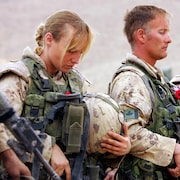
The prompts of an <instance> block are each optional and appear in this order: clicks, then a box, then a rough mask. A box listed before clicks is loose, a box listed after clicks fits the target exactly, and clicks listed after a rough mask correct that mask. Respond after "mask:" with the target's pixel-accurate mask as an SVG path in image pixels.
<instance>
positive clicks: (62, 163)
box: [51, 144, 71, 180]
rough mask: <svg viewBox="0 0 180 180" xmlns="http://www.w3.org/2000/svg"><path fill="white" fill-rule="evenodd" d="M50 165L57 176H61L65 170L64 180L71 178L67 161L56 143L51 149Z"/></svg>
mask: <svg viewBox="0 0 180 180" xmlns="http://www.w3.org/2000/svg"><path fill="white" fill-rule="evenodd" d="M51 166H52V168H53V169H54V170H55V171H56V173H57V174H58V175H59V176H62V174H63V172H64V171H65V174H66V180H70V179H71V168H70V165H69V161H68V159H67V158H66V156H65V155H64V153H63V152H62V151H61V149H60V148H59V146H58V145H56V144H55V145H54V146H53V150H52V156H51Z"/></svg>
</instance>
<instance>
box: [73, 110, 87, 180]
mask: <svg viewBox="0 0 180 180" xmlns="http://www.w3.org/2000/svg"><path fill="white" fill-rule="evenodd" d="M89 123H90V115H89V112H88V111H87V112H86V116H85V121H84V130H83V135H82V141H81V150H80V153H78V154H77V156H76V158H75V163H74V167H73V170H72V180H80V179H82V178H81V177H80V173H81V169H82V165H83V161H84V156H85V153H86V145H87V139H88V135H89Z"/></svg>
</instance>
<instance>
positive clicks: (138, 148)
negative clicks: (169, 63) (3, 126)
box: [110, 54, 176, 167]
mask: <svg viewBox="0 0 180 180" xmlns="http://www.w3.org/2000/svg"><path fill="white" fill-rule="evenodd" d="M124 62H130V63H135V64H137V65H139V66H142V67H144V68H145V69H146V71H148V72H149V73H150V74H151V76H153V77H154V78H155V79H159V80H160V81H161V82H162V83H164V80H163V78H162V73H161V71H160V70H158V69H157V68H153V67H152V66H150V65H148V64H146V63H145V62H143V61H142V60H140V59H138V58H137V57H136V56H134V55H132V54H128V55H127V57H126V58H125V60H124ZM126 68H127V69H128V68H129V67H124V71H123V69H122V71H121V73H120V74H119V75H117V76H116V77H115V79H114V80H113V81H112V84H111V85H110V95H111V97H112V98H113V99H114V100H115V101H116V102H117V103H118V104H119V105H120V106H121V108H123V109H129V108H130V106H132V108H134V107H135V108H137V109H138V111H139V118H138V119H136V118H135V119H128V120H127V123H128V124H129V135H130V137H131V143H132V148H131V151H130V153H131V154H132V155H133V156H135V157H139V158H142V159H144V160H147V161H150V162H152V163H154V164H156V165H159V166H163V167H165V166H168V165H169V164H170V162H171V161H172V158H173V153H174V148H175V144H176V139H174V138H169V137H165V136H162V135H159V134H156V133H153V132H151V131H149V130H148V129H147V128H144V127H145V126H146V125H147V124H148V123H149V119H150V117H151V113H152V109H153V107H152V102H153V99H152V98H153V96H152V94H150V91H149V90H148V88H147V86H146V84H145V82H144V81H143V78H142V77H143V75H144V74H143V72H142V71H140V70H138V68H136V67H132V66H131V67H130V68H131V70H126Z"/></svg>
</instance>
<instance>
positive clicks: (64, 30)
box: [0, 10, 130, 180]
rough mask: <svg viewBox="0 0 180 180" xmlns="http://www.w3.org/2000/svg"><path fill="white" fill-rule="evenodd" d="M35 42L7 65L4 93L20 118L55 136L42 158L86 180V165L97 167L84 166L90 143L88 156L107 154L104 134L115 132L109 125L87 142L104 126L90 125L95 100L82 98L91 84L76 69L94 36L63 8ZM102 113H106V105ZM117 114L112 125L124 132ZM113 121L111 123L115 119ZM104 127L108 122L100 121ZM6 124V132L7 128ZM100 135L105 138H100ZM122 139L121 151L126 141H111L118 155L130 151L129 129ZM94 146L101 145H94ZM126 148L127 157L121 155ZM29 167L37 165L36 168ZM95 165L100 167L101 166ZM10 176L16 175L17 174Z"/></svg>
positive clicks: (1, 78)
mask: <svg viewBox="0 0 180 180" xmlns="http://www.w3.org/2000/svg"><path fill="white" fill-rule="evenodd" d="M36 41H37V44H38V47H37V48H36V49H35V51H32V50H31V49H30V48H29V47H27V48H25V50H24V52H23V56H22V60H20V61H17V62H12V63H9V64H6V65H5V66H3V67H2V68H1V69H0V91H1V93H2V94H3V95H4V96H5V97H6V98H7V99H8V101H9V103H10V104H11V105H12V106H13V107H14V109H15V111H16V112H17V114H18V115H19V116H22V117H25V118H27V119H28V120H30V121H31V124H32V126H33V128H34V129H35V130H39V131H42V132H44V131H45V132H46V133H47V134H48V135H50V137H51V138H49V136H48V138H49V139H50V141H48V142H49V146H45V148H44V150H43V154H46V159H47V160H48V161H49V162H50V163H51V166H52V167H53V169H54V170H55V171H56V173H57V174H58V175H59V176H61V175H63V178H65V179H67V180H69V179H72V180H75V179H81V178H82V176H83V174H82V172H83V171H82V169H81V167H82V164H84V163H86V164H88V167H90V166H91V165H92V163H91V162H89V161H91V160H89V161H88V163H87V161H86V162H84V156H85V155H86V143H88V146H87V152H88V155H87V156H88V157H91V154H93V155H94V154H96V152H98V151H99V152H100V153H101V154H106V153H105V151H103V152H102V151H101V150H100V149H101V148H100V145H101V144H100V141H101V132H103V133H102V135H104V134H106V132H108V131H109V130H111V129H109V124H108V126H103V127H107V131H106V130H105V129H103V130H101V131H98V129H96V130H97V131H96V133H95V136H94V138H95V139H93V137H91V136H90V138H92V140H88V131H89V127H92V124H94V125H96V127H101V126H100V125H98V124H97V123H96V124H95V123H94V122H93V121H91V119H93V117H94V116H91V114H90V122H89V113H88V110H87V107H86V105H85V102H86V104H87V106H88V104H89V103H88V102H91V101H90V99H93V98H89V100H86V101H85V102H84V101H83V99H82V98H81V97H83V96H84V95H85V94H86V93H87V92H88V88H89V86H90V83H89V81H87V80H86V79H85V78H84V77H83V76H82V75H81V74H80V72H78V70H77V69H76V68H75V65H76V64H78V63H79V61H80V59H81V58H82V57H83V56H84V55H85V53H86V52H87V51H88V49H89V47H90V45H91V41H92V32H91V29H90V28H89V26H88V25H87V24H86V23H85V22H84V21H83V20H82V19H81V18H80V17H79V16H78V15H77V14H76V13H74V12H70V11H67V10H63V11H58V12H56V13H54V14H53V15H51V16H50V17H49V18H47V20H46V22H45V24H41V25H40V27H39V28H38V30H37V33H36ZM68 98H69V99H68ZM87 98H88V97H87ZM67 99H68V100H67ZM84 100H85V99H84ZM66 101H68V103H66ZM88 107H89V106H88ZM100 107H101V105H100ZM101 110H102V112H104V111H105V109H104V110H103V108H102V107H101ZM94 112H95V111H94ZM107 112H108V111H107ZM115 113H116V114H115V116H116V117H117V118H116V119H115V120H116V122H115V123H114V124H115V125H113V122H112V123H111V124H112V126H111V127H112V128H113V129H114V130H115V131H116V132H120V130H121V123H120V121H119V118H118V116H117V114H119V112H115ZM105 114H107V113H105ZM102 115H104V113H103V114H102ZM96 116H98V114H96ZM103 117H104V116H103ZM109 118H111V117H109ZM74 119H75V122H74ZM102 119H103V118H101V120H102ZM96 120H97V119H96ZM109 121H112V118H111V119H110V120H109ZM122 121H123V119H122ZM101 123H104V122H102V121H101ZM89 124H90V125H89ZM117 124H118V125H117ZM1 126H2V128H3V129H5V127H3V125H1ZM104 132H105V133H104ZM3 133H4V134H6V133H8V136H7V138H4V140H3V146H2V147H1V148H2V149H1V154H2V155H3V154H4V153H3V152H4V151H6V150H8V149H9V146H8V145H7V144H6V141H7V139H8V137H9V136H10V133H9V132H8V130H6V131H4V132H3ZM99 133H100V135H98V134H99ZM115 136H116V134H115ZM96 137H97V138H96ZM110 137H112V138H113V137H114V134H113V133H112V135H110ZM115 138H116V137H115ZM118 139H119V136H118ZM123 139H124V143H126V145H125V146H123V147H122V148H121V146H122V145H121V143H119V144H117V143H116V142H115V141H114V140H113V139H112V140H111V143H114V142H115V143H116V146H117V147H118V150H117V149H116V153H115V154H121V155H122V154H124V153H127V152H129V149H130V141H129V138H128V134H127V128H125V137H124V138H122V139H120V142H122V141H123ZM93 140H94V141H93ZM81 142H82V143H81ZM94 144H96V146H94V147H93V145H94ZM95 147H97V149H96V148H95ZM93 148H95V149H93ZM121 149H122V152H123V153H121ZM44 151H45V152H46V153H45V152H44ZM95 156H96V155H95ZM103 156H105V155H103ZM96 157H97V158H95V159H96V163H98V161H97V160H98V159H99V157H98V156H96ZM2 159H3V160H4V159H5V158H2ZM89 159H91V158H89ZM114 159H115V158H114ZM16 164H17V163H16ZM28 165H30V166H31V165H32V166H33V164H28ZM93 165H95V167H96V164H93ZM13 166H14V164H13V163H12V164H11V170H15V169H18V167H19V166H16V168H14V167H13ZM85 167H86V165H85ZM33 169H35V168H33ZM7 170H8V169H7ZM18 172H19V171H18ZM8 173H9V171H8ZM83 173H84V172H83ZM98 173H99V172H98ZM20 174H23V175H27V173H24V172H20ZM20 174H19V175H20ZM10 175H12V176H13V175H14V173H11V174H10ZM16 175H17V173H16ZM64 175H65V177H64ZM84 176H86V174H85V175H84ZM103 176H105V174H103ZM40 177H41V178H42V177H43V178H42V179H47V177H46V174H45V177H44V176H42V175H40Z"/></svg>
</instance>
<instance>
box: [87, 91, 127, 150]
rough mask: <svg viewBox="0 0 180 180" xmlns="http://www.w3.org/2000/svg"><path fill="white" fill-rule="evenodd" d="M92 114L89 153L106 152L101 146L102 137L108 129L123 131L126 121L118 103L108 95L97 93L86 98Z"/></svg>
mask: <svg viewBox="0 0 180 180" xmlns="http://www.w3.org/2000/svg"><path fill="white" fill-rule="evenodd" d="M84 101H85V102H86V105H87V108H88V110H89V114H90V127H89V137H88V144H87V152H88V153H95V152H99V153H105V152H104V151H103V150H102V148H101V145H100V143H101V138H102V136H104V135H106V134H107V132H108V131H110V130H111V131H114V132H116V133H120V132H121V126H122V123H123V121H124V117H123V114H122V113H121V112H120V109H119V106H118V105H117V103H116V102H115V101H114V100H113V99H112V98H111V97H110V96H108V95H106V94H103V93H97V94H95V95H88V96H86V97H85V98H84Z"/></svg>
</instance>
